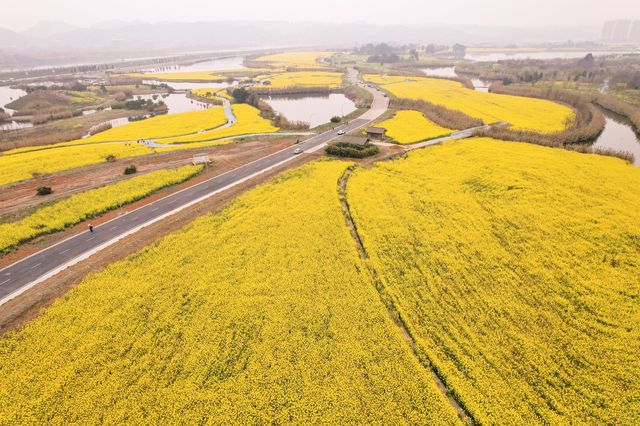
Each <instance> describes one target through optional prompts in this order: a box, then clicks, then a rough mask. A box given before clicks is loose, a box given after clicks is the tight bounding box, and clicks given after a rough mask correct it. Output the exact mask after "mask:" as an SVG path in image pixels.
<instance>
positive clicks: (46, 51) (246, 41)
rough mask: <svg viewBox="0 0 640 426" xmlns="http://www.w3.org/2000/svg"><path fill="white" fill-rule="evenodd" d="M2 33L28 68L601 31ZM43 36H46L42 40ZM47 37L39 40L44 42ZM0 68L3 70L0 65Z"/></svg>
mask: <svg viewBox="0 0 640 426" xmlns="http://www.w3.org/2000/svg"><path fill="white" fill-rule="evenodd" d="M2 31H4V33H0V49H2V50H3V52H2V53H3V54H4V55H5V57H6V56H7V55H13V57H16V56H20V57H24V56H27V57H31V58H34V61H32V63H31V64H28V65H29V66H31V65H35V64H41V63H43V62H45V63H47V64H50V63H51V62H48V61H49V60H50V59H51V58H56V60H60V61H64V60H67V59H71V58H73V60H74V61H78V60H82V58H91V60H95V58H106V57H116V58H125V57H131V56H132V55H136V56H151V55H162V54H166V53H172V54H173V53H185V52H189V51H212V50H224V49H238V48H248V47H266V46H270V47H276V46H294V45H295V46H325V47H345V46H353V45H357V44H364V43H377V42H386V43H396V44H408V43H416V44H428V43H438V44H454V43H462V44H467V45H478V44H482V43H484V44H499V45H504V44H505V43H507V42H508V43H509V44H521V43H547V42H557V41H567V40H574V41H584V40H597V39H599V37H600V28H599V27H593V28H592V27H562V28H560V27H557V28H510V27H490V26H480V25H476V26H473V25H444V24H443V25H434V24H429V25H423V26H404V25H374V24H366V23H342V24H330V23H318V22H258V21H220V22H190V23H176V22H160V23H156V24H150V23H144V22H137V21H136V22H123V21H108V22H103V23H101V24H98V25H95V26H93V27H91V28H79V27H75V26H73V25H68V24H65V23H60V22H41V23H39V24H37V25H36V26H34V27H33V28H31V29H30V30H28V31H26V32H24V33H21V34H17V33H14V32H11V31H8V30H2ZM45 34H46V35H45ZM43 35H45V36H43ZM0 65H2V62H1V61H0Z"/></svg>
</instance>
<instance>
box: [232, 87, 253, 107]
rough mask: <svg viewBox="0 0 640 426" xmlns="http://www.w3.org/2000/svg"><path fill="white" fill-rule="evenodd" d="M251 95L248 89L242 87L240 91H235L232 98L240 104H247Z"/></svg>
mask: <svg viewBox="0 0 640 426" xmlns="http://www.w3.org/2000/svg"><path fill="white" fill-rule="evenodd" d="M250 95H251V94H250V93H249V91H248V90H247V89H245V88H244V87H240V88H239V89H235V90H234V91H233V93H232V94H231V96H233V99H234V100H235V101H236V102H237V103H239V104H244V103H246V102H247V100H248V99H249V96H250Z"/></svg>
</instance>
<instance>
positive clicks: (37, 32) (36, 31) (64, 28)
mask: <svg viewBox="0 0 640 426" xmlns="http://www.w3.org/2000/svg"><path fill="white" fill-rule="evenodd" d="M77 28H78V27H77V26H76V25H71V24H67V23H66V22H60V21H40V22H38V23H37V24H35V25H34V26H33V27H31V28H29V29H28V30H26V31H23V32H22V34H24V35H26V36H28V37H32V38H48V37H51V36H55V35H58V34H63V33H66V32H69V31H73V30H75V29H77Z"/></svg>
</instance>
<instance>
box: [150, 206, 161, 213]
mask: <svg viewBox="0 0 640 426" xmlns="http://www.w3.org/2000/svg"><path fill="white" fill-rule="evenodd" d="M159 208H160V207H156V208H155V209H151V211H152V212H155V211H156V210H158V209H159Z"/></svg>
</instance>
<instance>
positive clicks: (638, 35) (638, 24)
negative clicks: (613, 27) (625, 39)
mask: <svg viewBox="0 0 640 426" xmlns="http://www.w3.org/2000/svg"><path fill="white" fill-rule="evenodd" d="M629 41H632V42H635V43H640V20H637V21H633V25H632V26H631V31H629Z"/></svg>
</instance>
